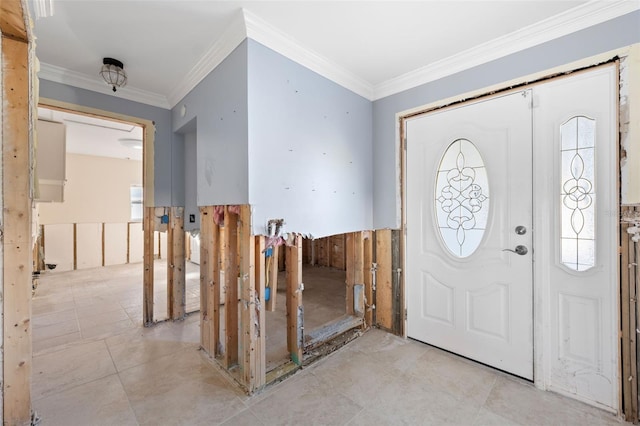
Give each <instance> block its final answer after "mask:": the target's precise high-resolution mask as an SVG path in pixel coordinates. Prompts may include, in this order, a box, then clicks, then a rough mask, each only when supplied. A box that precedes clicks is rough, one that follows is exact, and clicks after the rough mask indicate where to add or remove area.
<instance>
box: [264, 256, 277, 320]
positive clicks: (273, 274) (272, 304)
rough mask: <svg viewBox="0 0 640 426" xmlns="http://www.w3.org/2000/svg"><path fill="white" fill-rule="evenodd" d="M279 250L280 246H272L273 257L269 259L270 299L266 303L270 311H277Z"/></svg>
mask: <svg viewBox="0 0 640 426" xmlns="http://www.w3.org/2000/svg"><path fill="white" fill-rule="evenodd" d="M278 251H279V247H278V246H275V247H272V250H271V258H270V259H268V260H267V262H269V263H270V266H269V272H268V273H269V291H270V294H269V300H268V301H267V303H266V305H267V306H266V309H267V311H270V312H275V310H276V307H277V301H278V269H279V268H280V267H279V264H280V262H279V259H278Z"/></svg>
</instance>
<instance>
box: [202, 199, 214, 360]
mask: <svg viewBox="0 0 640 426" xmlns="http://www.w3.org/2000/svg"><path fill="white" fill-rule="evenodd" d="M209 209H210V207H200V347H201V348H202V350H204V351H205V352H206V353H208V354H209V355H211V356H213V355H214V351H212V350H211V312H209V302H208V300H209V286H210V284H211V283H212V282H213V260H212V259H211V254H212V249H213V247H212V246H213V238H212V235H211V228H212V227H213V215H212V212H210V210H209Z"/></svg>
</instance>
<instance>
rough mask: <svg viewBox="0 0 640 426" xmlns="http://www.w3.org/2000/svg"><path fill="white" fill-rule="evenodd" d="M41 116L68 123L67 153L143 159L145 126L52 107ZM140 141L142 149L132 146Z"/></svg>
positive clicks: (42, 109) (40, 114)
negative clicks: (143, 130)
mask: <svg viewBox="0 0 640 426" xmlns="http://www.w3.org/2000/svg"><path fill="white" fill-rule="evenodd" d="M38 118H40V119H43V120H48V121H56V122H58V123H64V124H65V129H66V138H67V139H66V142H67V153H72V154H84V155H95V156H99V157H111V158H122V159H128V160H137V161H142V127H140V126H138V125H135V124H127V123H120V122H117V121H110V120H103V119H100V118H96V117H90V116H86V115H81V114H73V113H69V112H64V111H58V110H52V109H48V108H42V107H39V108H38ZM134 141H139V146H140V149H136V148H132V147H131V146H130V145H131V143H134Z"/></svg>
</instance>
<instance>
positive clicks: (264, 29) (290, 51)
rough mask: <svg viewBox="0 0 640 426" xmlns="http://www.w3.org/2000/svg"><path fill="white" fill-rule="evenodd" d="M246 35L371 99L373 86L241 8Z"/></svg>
mask: <svg viewBox="0 0 640 426" xmlns="http://www.w3.org/2000/svg"><path fill="white" fill-rule="evenodd" d="M243 13H244V22H245V25H246V29H247V38H250V39H252V40H255V41H257V42H258V43H260V44H263V45H265V46H266V47H268V48H269V49H271V50H274V51H276V52H278V53H280V54H281V55H283V56H285V57H286V58H289V59H291V60H292V61H294V62H297V63H298V64H300V65H302V66H304V67H306V68H308V69H310V70H311V71H314V72H316V73H318V74H320V75H321V76H323V77H325V78H327V79H329V80H331V81H333V82H334V83H336V84H339V85H340V86H342V87H344V88H346V89H349V90H351V91H352V92H354V93H356V94H358V95H360V96H362V97H364V98H366V99H369V100H372V99H373V85H371V84H370V83H369V82H368V81H366V80H364V79H362V78H360V77H358V76H357V75H355V74H353V73H352V72H350V71H347V70H346V69H344V68H342V67H340V66H338V65H336V64H335V63H333V62H332V61H330V60H329V59H327V58H325V57H324V56H322V55H319V54H318V53H316V52H313V51H311V50H309V49H307V48H305V47H303V46H302V45H301V44H299V43H297V42H296V41H294V40H293V39H292V38H291V37H290V36H288V35H287V34H285V33H283V32H282V31H280V30H278V29H277V28H275V27H274V26H272V25H271V24H269V23H267V22H266V21H264V20H263V19H261V18H259V17H257V16H256V15H254V14H253V13H251V12H249V11H247V10H244V9H243Z"/></svg>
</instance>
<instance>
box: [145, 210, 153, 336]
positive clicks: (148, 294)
mask: <svg viewBox="0 0 640 426" xmlns="http://www.w3.org/2000/svg"><path fill="white" fill-rule="evenodd" d="M153 213H154V208H153V207H145V208H144V218H143V231H144V258H143V265H144V277H143V291H142V321H143V323H144V325H145V326H146V327H148V326H150V325H151V324H153V264H154V250H153V246H154V244H153V239H154V216H153Z"/></svg>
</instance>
